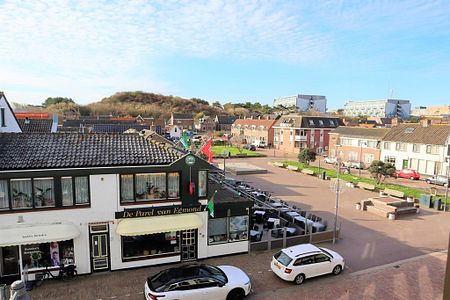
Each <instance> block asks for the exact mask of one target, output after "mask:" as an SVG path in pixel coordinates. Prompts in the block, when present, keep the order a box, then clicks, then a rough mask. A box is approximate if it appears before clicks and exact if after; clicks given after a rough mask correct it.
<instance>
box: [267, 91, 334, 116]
mask: <svg viewBox="0 0 450 300" xmlns="http://www.w3.org/2000/svg"><path fill="white" fill-rule="evenodd" d="M273 106H274V107H277V106H284V107H292V106H296V107H297V110H298V111H299V112H304V111H317V112H321V113H325V112H326V111H327V97H325V96H317V95H297V96H287V97H279V98H275V99H274V100H273Z"/></svg>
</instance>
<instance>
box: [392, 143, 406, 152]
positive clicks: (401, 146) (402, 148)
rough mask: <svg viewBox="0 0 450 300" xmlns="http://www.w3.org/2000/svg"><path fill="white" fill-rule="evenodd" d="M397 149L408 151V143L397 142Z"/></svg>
mask: <svg viewBox="0 0 450 300" xmlns="http://www.w3.org/2000/svg"><path fill="white" fill-rule="evenodd" d="M395 150H397V151H406V144H405V143H395Z"/></svg>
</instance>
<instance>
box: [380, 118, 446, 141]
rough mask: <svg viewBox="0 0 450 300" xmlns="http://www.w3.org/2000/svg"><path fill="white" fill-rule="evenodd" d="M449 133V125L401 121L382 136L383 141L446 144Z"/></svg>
mask: <svg viewBox="0 0 450 300" xmlns="http://www.w3.org/2000/svg"><path fill="white" fill-rule="evenodd" d="M449 135H450V126H449V125H429V126H428V127H424V126H422V125H421V124H412V123H403V124H399V125H398V126H394V127H392V128H391V130H390V131H389V132H388V133H387V134H386V135H385V137H384V138H383V141H392V142H403V143H417V144H428V145H446V143H447V138H448V136H449Z"/></svg>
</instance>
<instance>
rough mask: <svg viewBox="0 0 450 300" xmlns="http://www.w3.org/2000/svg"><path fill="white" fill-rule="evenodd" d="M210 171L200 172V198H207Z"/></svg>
mask: <svg viewBox="0 0 450 300" xmlns="http://www.w3.org/2000/svg"><path fill="white" fill-rule="evenodd" d="M207 186H208V171H198V196H199V197H206V196H207Z"/></svg>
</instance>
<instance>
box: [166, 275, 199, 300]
mask: <svg viewBox="0 0 450 300" xmlns="http://www.w3.org/2000/svg"><path fill="white" fill-rule="evenodd" d="M170 293H173V294H171V295H169V294H170ZM166 295H167V298H164V299H165V300H166V299H167V300H168V299H170V300H172V299H173V300H175V299H179V300H198V299H202V296H203V294H202V289H201V285H199V284H198V283H197V282H196V281H195V280H192V279H191V280H184V281H181V282H179V283H178V286H177V287H175V288H174V289H173V290H172V291H170V292H168V293H167V294H166Z"/></svg>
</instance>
